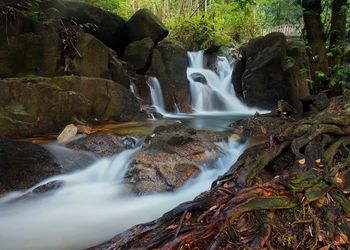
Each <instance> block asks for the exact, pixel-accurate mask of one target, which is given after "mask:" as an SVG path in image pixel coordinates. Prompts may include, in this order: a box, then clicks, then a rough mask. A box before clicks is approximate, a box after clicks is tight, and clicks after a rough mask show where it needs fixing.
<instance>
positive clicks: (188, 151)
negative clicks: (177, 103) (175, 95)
mask: <svg viewBox="0 0 350 250" xmlns="http://www.w3.org/2000/svg"><path fill="white" fill-rule="evenodd" d="M226 139H227V137H226V136H225V135H222V134H217V133H214V132H207V131H196V130H194V129H187V128H186V127H185V126H184V125H183V124H173V125H168V126H159V127H157V128H156V129H155V130H154V131H153V133H152V134H151V135H149V136H147V137H146V139H145V143H144V145H143V147H142V149H141V151H140V152H139V153H138V154H137V155H136V157H135V158H134V160H133V162H132V163H131V165H130V167H129V170H128V172H127V174H126V177H125V182H126V183H128V184H129V185H130V188H131V190H132V191H133V192H135V193H137V194H143V193H149V192H162V191H172V190H174V189H176V188H179V187H181V186H183V185H184V184H185V183H186V182H187V181H188V180H189V179H190V178H193V177H196V176H198V175H199V174H200V171H201V170H200V165H203V164H209V165H210V163H212V162H213V161H215V160H217V159H218V158H219V157H220V156H222V152H221V150H220V148H219V147H218V146H217V145H216V144H215V142H217V141H220V140H226Z"/></svg>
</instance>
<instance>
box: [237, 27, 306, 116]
mask: <svg viewBox="0 0 350 250" xmlns="http://www.w3.org/2000/svg"><path fill="white" fill-rule="evenodd" d="M305 58H307V56H306V54H305V51H302V49H301V48H300V46H296V44H294V45H289V44H288V43H287V40H286V37H285V36H284V34H283V33H278V32H275V33H271V34H268V35H266V36H262V37H258V38H256V39H253V40H251V41H249V42H248V44H246V45H244V46H243V48H242V58H241V59H240V60H238V61H237V63H236V67H235V68H236V69H237V71H236V72H234V77H233V84H234V87H235V90H236V94H237V96H239V97H240V98H241V99H242V101H244V102H245V103H246V104H247V105H248V106H252V107H259V108H263V109H269V110H274V109H275V108H276V107H277V102H278V101H279V100H280V99H284V100H286V101H287V102H288V103H290V104H291V105H293V106H294V107H295V108H297V109H298V110H299V111H300V110H301V108H302V107H301V103H300V101H299V98H302V97H305V96H307V95H309V94H310V90H309V87H308V84H307V83H306V76H305V75H303V73H302V71H303V69H306V68H308V62H307V61H305Z"/></svg>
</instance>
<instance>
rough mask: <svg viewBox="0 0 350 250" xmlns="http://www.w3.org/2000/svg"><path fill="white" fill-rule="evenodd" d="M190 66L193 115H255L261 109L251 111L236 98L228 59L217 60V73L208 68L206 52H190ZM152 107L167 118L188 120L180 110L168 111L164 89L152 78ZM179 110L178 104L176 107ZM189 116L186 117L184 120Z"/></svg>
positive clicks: (189, 77)
mask: <svg viewBox="0 0 350 250" xmlns="http://www.w3.org/2000/svg"><path fill="white" fill-rule="evenodd" d="M188 58H189V62H190V65H189V67H188V68H187V78H188V81H189V84H190V91H191V98H192V110H193V114H192V115H220V114H223V113H225V114H226V115H227V114H232V115H235V114H254V113H255V112H256V111H258V110H257V109H252V108H248V107H247V106H245V105H244V104H243V103H242V102H241V101H240V100H239V99H238V98H237V96H236V94H235V91H234V88H233V84H232V67H231V65H230V63H229V62H228V60H227V58H226V57H222V56H219V57H217V65H216V66H217V69H216V72H215V71H212V70H210V69H207V68H205V66H204V51H198V52H188ZM150 82H151V83H150V84H149V86H150V90H151V98H152V105H153V107H154V109H155V111H156V112H158V113H160V114H162V115H163V116H165V117H173V118H176V117H183V118H185V117H186V114H181V113H180V112H179V110H176V112H175V114H170V113H167V112H166V111H165V105H164V100H163V94H162V89H161V86H160V84H159V81H158V79H157V78H155V77H150ZM175 106H176V104H175ZM184 115H185V116H184Z"/></svg>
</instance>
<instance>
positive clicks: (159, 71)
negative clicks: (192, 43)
mask: <svg viewBox="0 0 350 250" xmlns="http://www.w3.org/2000/svg"><path fill="white" fill-rule="evenodd" d="M187 67H188V60H187V51H186V50H185V49H184V48H183V47H182V46H181V45H180V44H177V43H172V42H161V43H159V44H158V45H156V46H155V48H154V50H153V54H152V63H151V67H150V69H149V71H148V74H149V75H152V76H155V77H157V79H158V80H159V83H160V85H161V87H162V91H163V96H164V102H165V106H166V109H167V110H168V111H174V110H175V107H174V106H175V105H174V104H175V103H176V104H177V106H178V108H179V109H180V111H182V112H187V113H188V112H191V111H192V110H191V94H190V89H189V83H188V80H187V77H186V72H187Z"/></svg>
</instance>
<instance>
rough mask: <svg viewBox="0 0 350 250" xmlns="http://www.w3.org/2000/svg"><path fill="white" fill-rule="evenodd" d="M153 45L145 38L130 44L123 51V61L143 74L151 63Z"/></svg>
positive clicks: (150, 40) (149, 39)
mask: <svg viewBox="0 0 350 250" xmlns="http://www.w3.org/2000/svg"><path fill="white" fill-rule="evenodd" d="M153 47H154V43H153V41H152V39H151V38H149V37H147V38H144V39H142V40H139V41H135V42H132V43H130V44H129V45H128V46H127V47H126V48H125V51H124V60H125V61H126V62H127V63H128V64H130V65H132V66H133V69H134V70H136V71H137V72H144V71H145V70H146V69H147V68H148V67H149V64H150V62H151V55H152V50H153Z"/></svg>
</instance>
